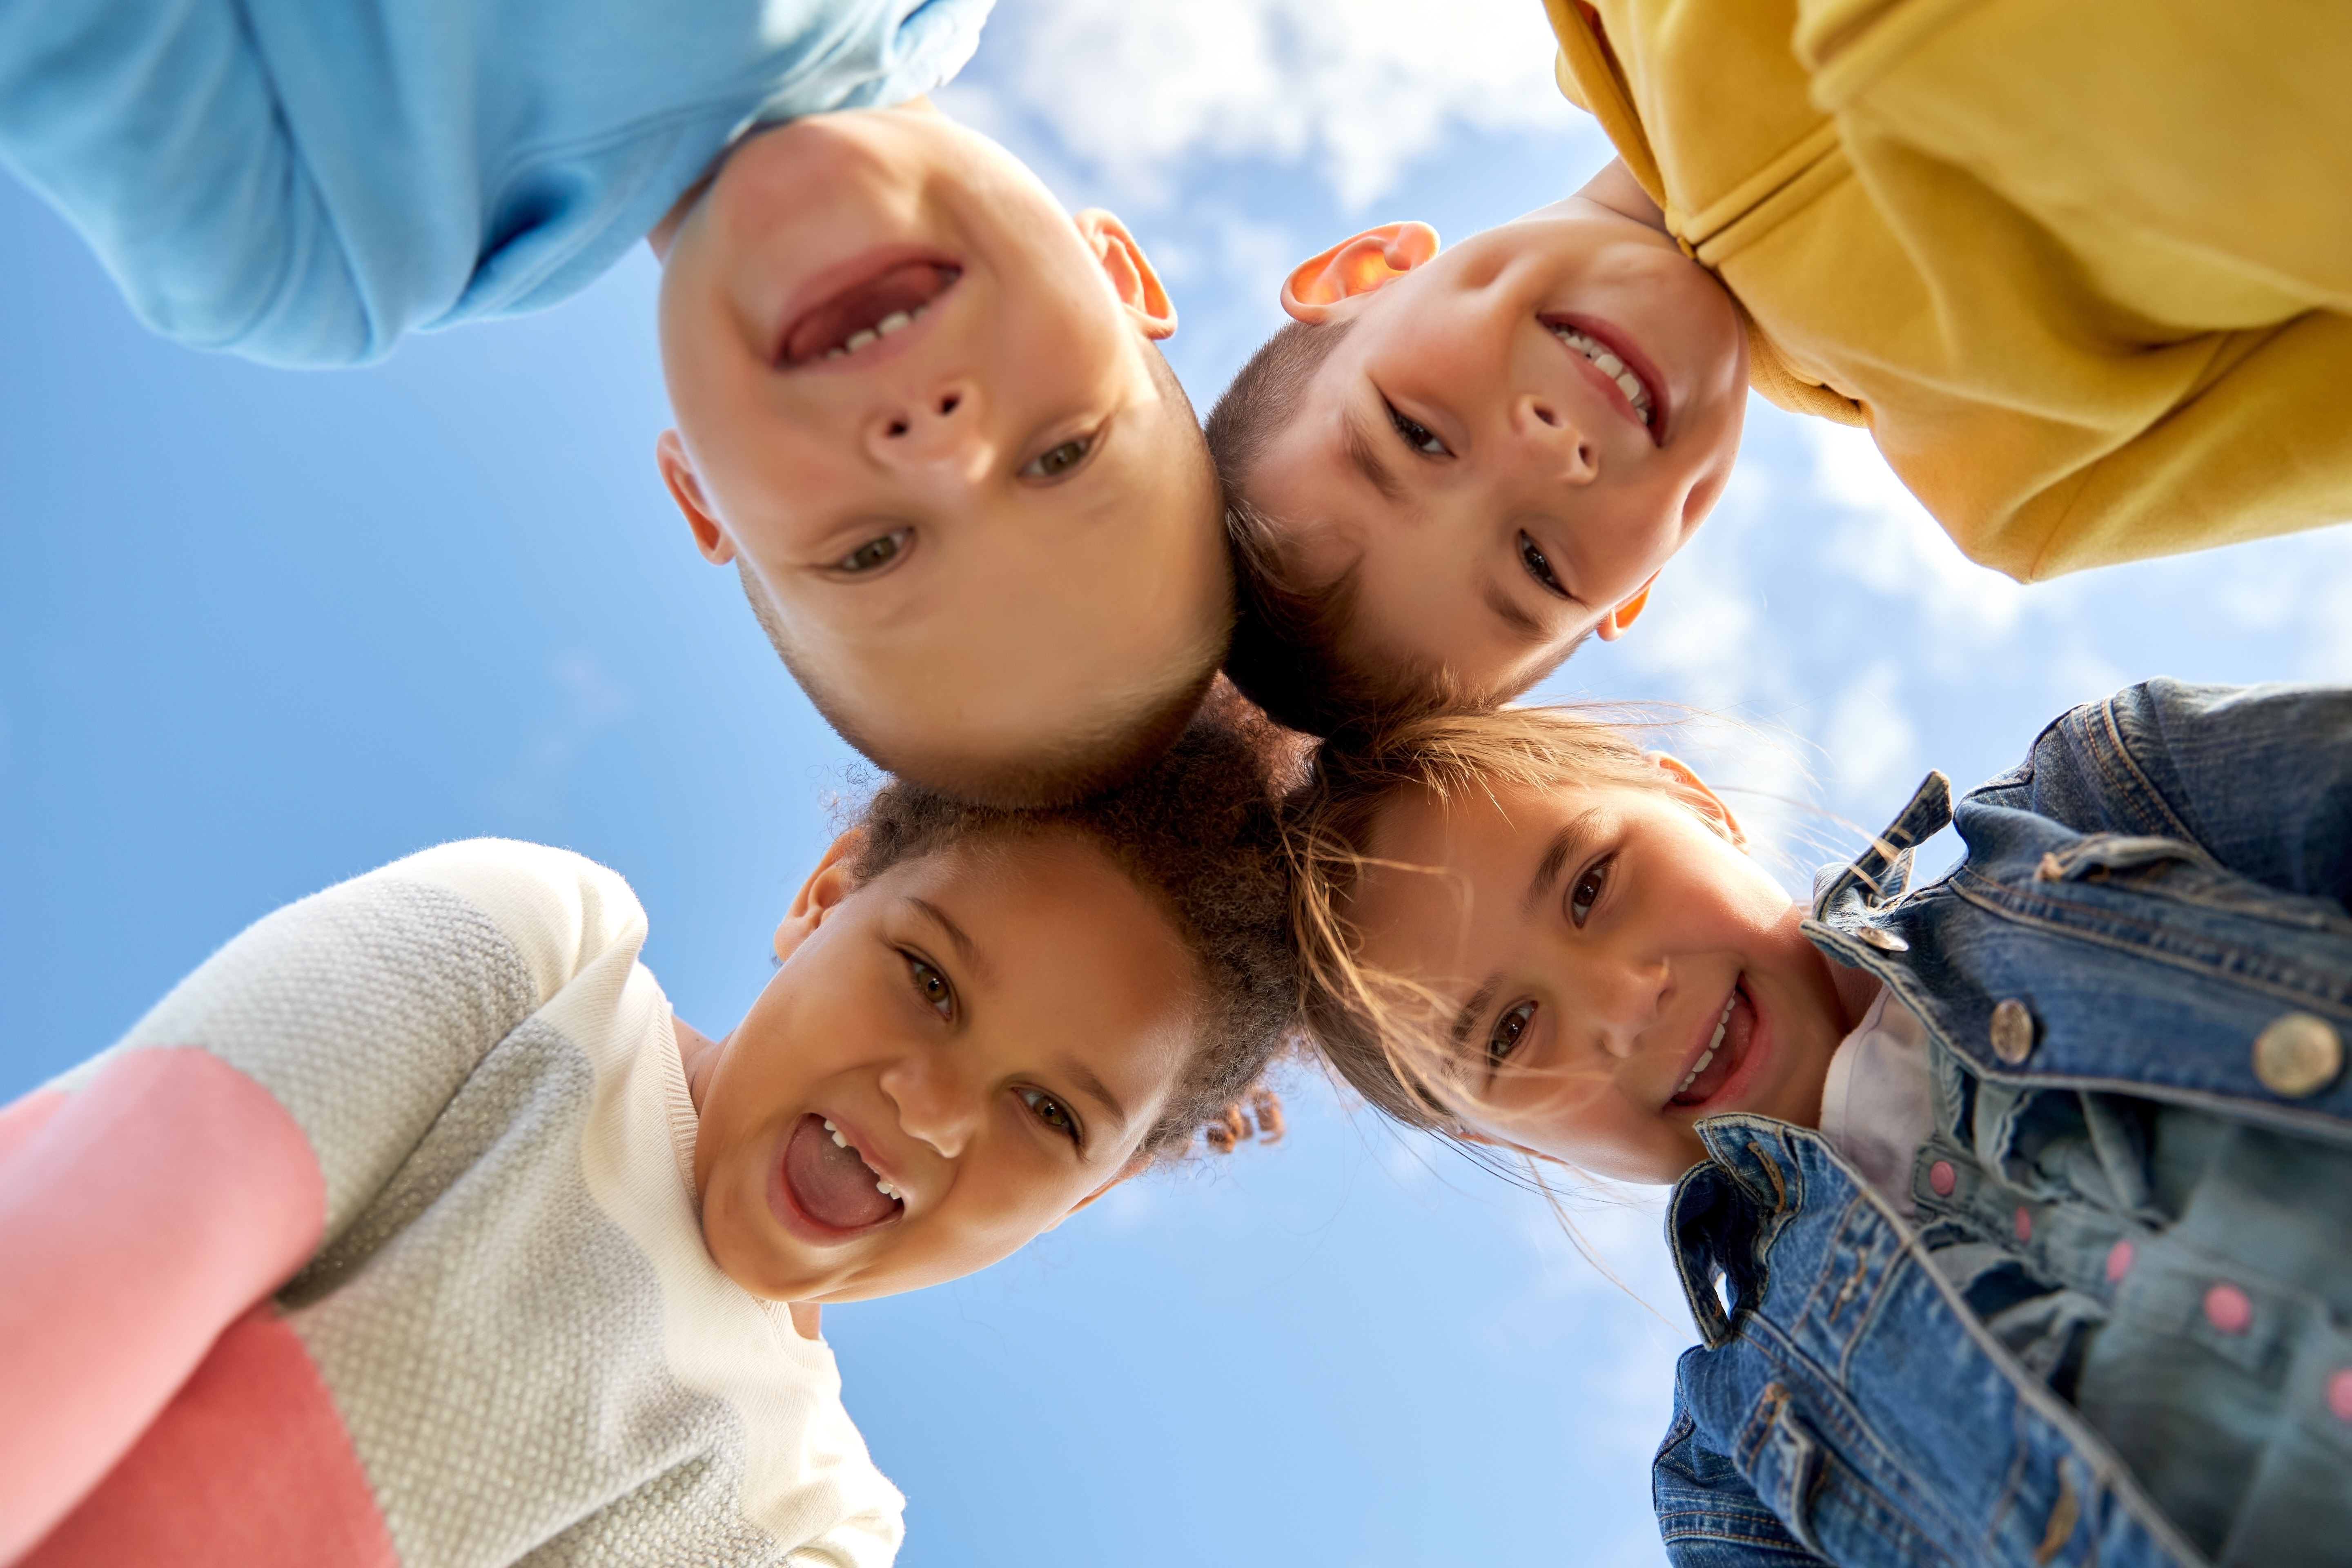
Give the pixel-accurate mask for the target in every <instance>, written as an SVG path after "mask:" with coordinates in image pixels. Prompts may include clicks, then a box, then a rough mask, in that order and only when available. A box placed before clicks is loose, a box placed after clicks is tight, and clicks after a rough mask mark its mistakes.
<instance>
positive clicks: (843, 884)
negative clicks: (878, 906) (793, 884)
mask: <svg viewBox="0 0 2352 1568" xmlns="http://www.w3.org/2000/svg"><path fill="white" fill-rule="evenodd" d="M865 837H866V834H865V832H864V830H863V829H861V828H856V827H853V828H851V829H850V830H849V831H848V832H846V833H845V834H843V835H842V836H841V837H838V838H836V839H835V840H834V841H833V843H832V845H831V846H830V847H828V848H827V849H826V850H825V852H824V859H822V860H819V861H818V862H817V863H816V869H815V870H814V871H811V872H810V873H809V876H808V880H807V881H805V882H803V883H802V884H801V890H800V891H799V892H798V893H795V894H794V895H793V907H792V908H791V909H789V910H785V911H784V919H783V923H782V924H781V925H779V926H777V927H776V962H777V963H782V962H784V960H786V959H788V958H790V957H792V955H793V951H794V950H795V949H797V948H798V947H799V946H800V944H801V943H803V942H806V941H807V940H808V939H809V934H810V933H811V932H812V931H815V930H816V928H817V927H819V926H821V925H823V924H824V919H825V917H826V916H827V915H829V914H831V913H832V912H833V910H834V909H835V906H837V905H838V904H839V903H840V902H841V900H844V899H845V898H847V897H849V895H850V892H851V891H852V890H853V889H855V888H856V886H857V884H856V881H855V879H852V878H851V876H850V867H849V858H850V857H851V856H852V855H854V854H856V851H857V846H858V844H859V843H860V842H861V841H862V840H863V839H864V838H865Z"/></svg>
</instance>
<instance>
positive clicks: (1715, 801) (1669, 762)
mask: <svg viewBox="0 0 2352 1568" xmlns="http://www.w3.org/2000/svg"><path fill="white" fill-rule="evenodd" d="M1648 756H1649V759H1650V761H1651V762H1653V763H1656V764H1657V765H1658V766H1659V767H1661V768H1663V769H1664V770H1665V772H1666V773H1667V775H1668V776H1669V777H1671V778H1672V779H1673V780H1674V784H1673V789H1674V792H1675V794H1676V795H1680V796H1681V797H1682V802H1683V804H1684V805H1687V806H1689V807H1690V808H1691V809H1692V810H1693V811H1696V812H1697V813H1698V814H1699V816H1703V817H1705V818H1706V820H1707V822H1708V823H1709V824H1710V825H1711V826H1713V827H1714V828H1715V830H1716V831H1717V833H1720V834H1722V835H1723V836H1724V837H1726V838H1728V839H1729V840H1731V846H1732V847H1733V848H1735V849H1741V850H1745V849H1746V848H1747V847H1748V830H1747V829H1746V828H1744V827H1742V826H1739V818H1738V816H1735V815H1733V813H1732V810H1731V807H1729V806H1727V805H1724V804H1723V797H1722V796H1721V795H1717V794H1716V793H1715V792H1714V791H1713V790H1711V789H1709V788H1707V787H1706V780H1704V779H1702V778H1700V777H1699V776H1698V775H1697V774H1696V773H1693V772H1691V771H1690V767H1689V764H1687V763H1685V762H1684V761H1683V760H1682V759H1681V758H1680V757H1674V756H1668V755H1667V754H1666V753H1665V752H1649V753H1648Z"/></svg>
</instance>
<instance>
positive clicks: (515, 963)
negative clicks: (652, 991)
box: [0, 841, 644, 1562]
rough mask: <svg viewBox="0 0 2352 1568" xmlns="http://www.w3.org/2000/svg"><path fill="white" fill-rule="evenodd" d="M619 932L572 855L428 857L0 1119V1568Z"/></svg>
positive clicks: (619, 916) (630, 958) (623, 900)
mask: <svg viewBox="0 0 2352 1568" xmlns="http://www.w3.org/2000/svg"><path fill="white" fill-rule="evenodd" d="M643 927H644V916H643V913H642V911H641V910H639V909H638V907H637V905H636V902H635V899H634V898H633V897H632V896H631V895H630V893H629V891H628V889H627V887H626V886H625V884H624V883H623V882H622V881H621V880H620V879H619V878H618V877H616V876H614V874H613V873H611V872H609V871H605V870H604V869H603V868H598V867H595V866H593V865H591V864H590V863H589V862H587V861H585V860H583V859H581V858H578V857H576V856H572V855H568V854H565V853H563V852H562V851H557V850H548V849H541V848H538V847H533V846H529V845H518V844H505V843H498V842H493V841H483V842H478V843H473V844H461V845H452V846H447V847H443V848H440V849H436V850H430V851H427V852H425V854H423V855H419V856H415V857H413V858H410V859H408V860H405V861H402V862H399V863H398V864H395V865H394V866H391V867H387V868H384V869H383V870H382V871H378V872H375V873H372V874H371V875H369V876H366V877H362V878H360V879H357V880H355V881H352V882H347V883H344V884H342V885H341V886H340V887H337V888H332V889H328V890H327V891H326V892H323V893H320V894H318V895H316V896H314V897H312V898H309V899H305V900H301V901H300V902H299V903H296V904H293V905H289V907H287V908H286V909H283V910H278V912H276V913H275V914H272V915H270V916H268V917H267V918H265V919H263V920H262V921H259V922H257V924H255V925H254V926H253V927H251V928H250V929H248V930H247V931H245V932H244V933H243V934H242V935H240V936H238V937H237V938H236V940H235V941H233V942H230V943H229V944H228V945H227V946H226V947H225V948H223V949H222V950H221V951H220V952H218V953H216V954H215V955H214V957H213V958H212V959H210V960H209V961H207V962H206V963H205V965H204V966H203V967H202V968H200V969H198V970H197V971H196V972H195V973H194V974H192V975H191V976H189V977H188V979H186V980H185V981H184V982H182V983H181V984H180V985H178V986H177V987H175V988H174V989H173V992H172V993H171V994H169V995H168V996H166V997H165V998H164V999H163V1001H162V1002H161V1003H159V1004H158V1005H156V1006H155V1008H154V1009H153V1010H152V1011H151V1012H150V1013H149V1014H148V1015H147V1016H145V1017H144V1018H142V1019H141V1020H140V1022H139V1023H138V1024H137V1025H135V1026H133V1027H132V1028H131V1031H130V1033H129V1034H128V1035H127V1036H125V1037H124V1038H123V1039H122V1041H121V1043H120V1044H118V1045H117V1046H116V1047H113V1048H112V1049H111V1050H110V1051H108V1052H107V1053H106V1054H105V1055H103V1056H101V1057H100V1058H96V1059H95V1060H93V1061H91V1062H89V1063H87V1064H85V1065H84V1066H83V1067H81V1068H77V1069H75V1070H74V1071H73V1072H71V1073H68V1075H66V1077H65V1078H63V1079H59V1080H58V1082H57V1083H56V1084H54V1085H52V1086H50V1087H49V1088H48V1089H44V1090H41V1091H39V1092H37V1094H35V1095H34V1096H30V1097H28V1098H27V1099H26V1100H22V1101H19V1102H18V1103H17V1104H16V1106H13V1107H10V1108H9V1109H8V1110H7V1111H6V1112H5V1113H0V1256H5V1257H6V1258H8V1259H9V1268H8V1282H7V1285H6V1288H5V1289H0V1387H5V1388H6V1389H7V1390H8V1391H9V1397H8V1400H7V1409H6V1414H5V1416H0V1562H7V1561H13V1560H14V1559H15V1558H16V1557H17V1556H18V1555H20V1554H21V1553H22V1552H24V1551H26V1549H27V1548H29V1547H30V1546H31V1545H32V1544H33V1543H34V1542H37V1541H38V1540H39V1539H40V1538H41V1536H42V1535H43V1534H44V1533H46V1532H47V1530H48V1529H49V1527H50V1526H52V1525H53V1524H55V1523H56V1522H57V1521H58V1519H60V1518H61V1517H63V1515H64V1514H65V1513H66V1512H67V1511H68V1510H70V1509H71V1508H72V1506H73V1505H74V1503H75V1502H76V1501H77V1500H79V1498H80V1497H81V1496H82V1495H83V1494H85V1493H86V1492H87V1491H88V1490H89V1488H90V1487H91V1486H93V1485H95V1484H96V1483H97V1481H98V1480H99V1479H100V1478H101V1477H102V1476H104V1475H105V1474H106V1472H107V1471H108V1469H109V1468H111V1466H112V1465H113V1464H114V1462H115V1461H116V1460H117V1459H118V1458H121V1455H122V1454H123V1453H124V1452H125V1451H126V1450H127V1449H128V1447H130V1446H131V1443H132V1442H134V1441H135V1440H136V1439H137V1438H138V1436H139V1435H140V1434H141V1433H142V1431H143V1430H144V1429H145V1427H146V1426H147V1425H148V1424H149V1423H150V1422H151V1421H152V1420H153V1419H154V1417H155V1415H156V1413H157V1412H158V1411H160V1410H161V1409H162V1408H163V1405H164V1404H165V1403H166V1402H167V1401H168V1400H169V1399H170V1398H171V1397H172V1395H173V1393H174V1392H175V1391H176V1390H177V1388H178V1387H179V1385H180V1384H181V1383H182V1382H183V1381H184V1380H185V1379H186V1377H187V1376H188V1374H189V1373H190V1372H191V1371H192V1370H194V1367H195V1366H196V1364H197V1363H199V1362H200V1361H201V1360H202V1359H203V1357H204V1356H205V1353H206V1352H207V1351H208V1349H209V1348H210V1346H211V1345H212V1343H213V1342H214V1340H215V1338H216V1337H217V1336H218V1335H219V1333H220V1332H221V1331H222V1330H223V1329H224V1328H226V1326H227V1325H228V1324H229V1323H230V1322H231V1321H234V1320H235V1319H236V1317H237V1316H238V1315H239V1314H241V1313H242V1312H244V1311H245V1310H247V1308H249V1307H251V1306H252V1305H253V1303H254V1302H256V1301H257V1300H261V1299H262V1298H265V1297H267V1296H268V1295H269V1294H271V1293H272V1292H274V1291H275V1290H276V1289H278V1287H279V1286H280V1285H282V1284H283V1283H284V1282H285V1281H286V1280H287V1279H289V1278H290V1277H291V1276H292V1275H293V1274H294V1273H295V1272H296V1271H297V1270H298V1269H299V1268H300V1267H301V1266H302V1264H303V1263H304V1262H305V1261H306V1260H307V1259H308V1258H310V1256H312V1255H313V1254H314V1253H315V1252H316V1250H317V1249H318V1248H319V1247H320V1246H321V1245H323V1244H324V1243H325V1242H328V1241H331V1239H332V1238H333V1237H335V1236H336V1235H337V1234H338V1233H339V1232H340V1230H341V1227H343V1226H346V1225H348V1224H349V1223H350V1221H351V1219H352V1215H355V1214H356V1213H357V1212H358V1211H359V1210H360V1208H361V1207H362V1206H363V1205H364V1204H365V1203H366V1201H367V1199H368V1198H369V1196H370V1195H371V1194H373V1193H374V1192H375V1191H377V1190H378V1189H379V1188H381V1187H382V1186H383V1184H384V1183H385V1182H386V1181H387V1180H388V1179H389V1178H390V1177H391V1176H392V1174H393V1173H394V1171H396V1170H397V1169H398V1167H399V1165H400V1163H401V1162H402V1160H403V1159H404V1157H405V1156H406V1154H407V1153H408V1152H409V1151H410V1150H411V1149H413V1148H415V1145H416V1144H417V1142H419V1140H421V1139H422V1138H423V1137H424V1135H425V1131H426V1130H427V1129H428V1128H430V1126H431V1125H432V1124H433V1121H434V1120H435V1119H436V1117H437V1116H438V1115H439V1114H440V1112H441V1110H442V1109H443V1108H444V1107H445V1106H446V1104H447V1103H448V1101H449V1100H450V1098H451V1096H452V1095H454V1094H455V1093H456V1091H457V1089H458V1088H459V1087H460V1086H462V1085H463V1084H464V1082H465V1081H466V1079H467V1076H468V1074H470V1073H471V1072H472V1070H473V1068H474V1067H475V1066H476V1064H478V1062H479V1061H480V1060H481V1058H482V1057H483V1055H484V1054H485V1053H486V1052H488V1050H489V1048H490V1047H492V1046H493V1045H495V1044H496V1043H497V1042H498V1041H499V1039H500V1038H501V1037H504V1036H505V1035H506V1034H507V1033H508V1032H509V1030H511V1029H512V1028H513V1027H514V1026H516V1025H517V1024H519V1023H520V1022H522V1021H523V1020H524V1019H525V1018H527V1017H528V1016H530V1014H531V1013H532V1012H533V1011H535V1010H536V1009H537V1008H538V1007H540V1006H541V1005H543V1004H544V1003H545V1002H546V1001H548V1000H549V999H551V998H552V997H553V996H554V995H555V994H556V993H557V992H558V991H560V990H562V988H563V987H564V986H565V985H566V984H569V983H570V982H571V981H572V980H573V979H575V978H577V977H579V976H581V975H583V974H585V973H589V972H591V971H592V970H595V969H597V968H599V967H600V966H604V965H609V964H612V963H620V964H622V965H623V966H624V967H625V966H626V965H628V964H630V963H634V962H635V953H636V949H637V946H638V943H639V941H640V940H641V937H642V932H643Z"/></svg>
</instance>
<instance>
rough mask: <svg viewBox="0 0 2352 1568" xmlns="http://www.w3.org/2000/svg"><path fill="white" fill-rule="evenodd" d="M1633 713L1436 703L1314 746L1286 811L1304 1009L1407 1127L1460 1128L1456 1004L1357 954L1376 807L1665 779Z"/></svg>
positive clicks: (1350, 1080) (1343, 1063) (1361, 1090)
mask: <svg viewBox="0 0 2352 1568" xmlns="http://www.w3.org/2000/svg"><path fill="white" fill-rule="evenodd" d="M1631 719H1632V715H1630V714H1626V713H1622V712H1619V711H1616V710H1602V709H1599V708H1591V707H1582V708H1577V707H1556V708H1504V709H1497V710H1493V711H1491V712H1484V713H1452V714H1433V715H1426V716H1423V717H1422V718H1418V719H1413V720H1408V721H1403V722H1401V723H1398V724H1396V725H1393V726H1391V727H1389V728H1387V729H1384V730H1381V731H1351V732H1348V733H1345V734H1343V735H1342V736H1341V737H1340V738H1339V739H1337V740H1335V741H1332V742H1326V743H1325V744H1324V745H1322V746H1320V747H1318V749H1317V752H1316V755H1315V759H1314V762H1313V763H1312V765H1311V767H1310V768H1309V769H1308V772H1307V780H1306V782H1305V783H1304V784H1302V785H1300V787H1299V788H1298V789H1297V790H1296V791H1295V792H1293V794H1292V795H1291V796H1290V799H1289V801H1288V803H1287V806H1286V817H1287V820H1288V824H1289V829H1290V839H1291V845H1292V851H1291V853H1292V879H1291V888H1290V910H1291V942H1292V943H1293V945H1294V946H1295V947H1296V949H1297V953H1298V964H1299V971H1300V976H1301V979H1300V988H1301V998H1302V1000H1301V1005H1300V1013H1301V1016H1302V1019H1303V1021H1304V1023H1305V1026H1306V1028H1307V1037H1308V1038H1309V1039H1310V1040H1311V1041H1312V1042H1313V1044H1314V1046H1315V1047H1316V1049H1317V1050H1318V1052H1320V1053H1321V1055H1322V1057H1323V1058H1324V1060H1325V1061H1327V1062H1328V1063H1329V1064H1330V1066H1331V1068H1332V1070H1333V1071H1334V1072H1336V1073H1338V1074H1339V1077H1340V1079H1343V1080H1344V1081H1345V1082H1346V1083H1347V1084H1348V1085H1349V1088H1351V1089H1354V1090H1355V1091H1356V1092H1357V1093H1358V1094H1360V1095H1361V1096H1363V1098H1364V1100H1365V1101H1366V1102H1367V1103H1369V1104H1370V1105H1371V1106H1372V1107H1373V1108H1374V1109H1375V1110H1380V1111H1381V1112H1382V1113H1384V1114H1386V1115H1388V1116H1390V1117H1392V1118H1394V1119H1395V1120H1396V1121H1401V1122H1403V1123H1404V1124H1405V1125H1407V1126H1410V1127H1419V1128H1423V1129H1428V1130H1431V1131H1439V1132H1444V1133H1448V1134H1453V1133H1456V1132H1458V1131H1459V1127H1458V1116H1457V1110H1458V1108H1459V1106H1460V1102H1461V1099H1462V1096H1461V1092H1460V1091H1459V1090H1458V1089H1453V1090H1449V1088H1448V1086H1447V1084H1446V1082H1445V1073H1444V1063H1445V1060H1446V1054H1445V1053H1446V1049H1447V1047H1448V1046H1449V1045H1450V1043H1451V1042H1450V1039H1449V1038H1448V1035H1447V1027H1446V1026H1447V1022H1448V1019H1449V1017H1450V1011H1451V1010H1450V1009H1448V1008H1446V1007H1445V1006H1444V1005H1443V1004H1442V1002H1441V1000H1440V999H1439V998H1438V997H1437V996H1436V995H1435V994H1433V993H1432V992H1431V991H1429V990H1428V989H1427V988H1426V987H1423V986H1422V985H1420V984H1416V983H1413V982H1410V981H1407V980H1405V979H1403V978H1402V977H1401V976H1397V975H1391V974H1388V973H1382V972H1380V971H1376V970H1374V969H1372V968H1370V966H1368V965H1366V964H1365V963H1362V962H1361V960H1360V958H1359V957H1358V952H1359V950H1360V946H1361V942H1362V933H1361V932H1360V931H1359V930H1358V928H1357V927H1356V926H1355V925H1354V924H1353V923H1352V922H1351V921H1349V918H1348V916H1347V912H1346V910H1347V906H1348V904H1349V901H1350V900H1352V899H1353V897H1354V895H1355V889H1356V887H1357V884H1358V880H1359V879H1360V877H1361V875H1362V873H1363V870H1364V868H1366V867H1367V866H1369V865H1371V864H1373V862H1372V861H1371V859H1370V851H1369V847H1370V842H1371V838H1372V834H1373V830H1374V829H1375V828H1376V827H1377V826H1378V824H1379V821H1380V817H1381V812H1382V811H1383V809H1385V808H1386V807H1387V806H1388V805H1390V804H1391V802H1392V801H1394V800H1396V799H1397V798H1398V797H1399V796H1401V795H1405V794H1408V793H1410V792H1413V791H1422V792H1426V793H1427V794H1430V795H1434V796H1436V797H1438V798H1439V799H1441V800H1449V799H1454V798H1474V799H1475V798H1476V797H1479V796H1482V795H1491V794H1492V793H1493V792H1494V791H1495V790H1496V789H1498V788H1507V787H1513V786H1517V787H1534V788H1538V789H1543V788H1556V787H1559V786H1560V785H1562V784H1577V785H1592V784H1632V785H1635V786H1637V787H1643V788H1664V787H1665V786H1666V785H1665V781H1666V779H1667V775H1666V773H1664V772H1663V771H1662V770H1661V769H1659V768H1658V767H1656V766H1655V765H1654V763H1652V762H1651V761H1650V760H1649V758H1648V757H1647V755H1646V754H1645V753H1644V752H1643V749H1642V747H1641V746H1640V744H1639V743H1638V742H1636V740H1635V738H1634V725H1633V722H1629V720H1631Z"/></svg>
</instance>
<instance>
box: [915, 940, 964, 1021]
mask: <svg viewBox="0 0 2352 1568" xmlns="http://www.w3.org/2000/svg"><path fill="white" fill-rule="evenodd" d="M907 973H908V975H909V976H910V977H911V978H912V979H913V980H914V982H915V994H916V995H918V996H920V997H921V998H922V999H923V1001H924V1002H925V1003H926V1004H927V1005H929V1007H930V1008H931V1010H932V1011H933V1012H935V1013H937V1014H939V1016H940V1017H942V1018H951V1017H953V1016H955V989H954V987H952V986H950V984H948V977H947V976H946V975H944V974H941V973H940V972H939V971H938V970H936V969H933V968H932V967H931V966H930V965H929V964H928V963H924V962H923V961H922V960H921V959H919V958H916V957H913V956H912V955H909V956H908V959H907Z"/></svg>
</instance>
